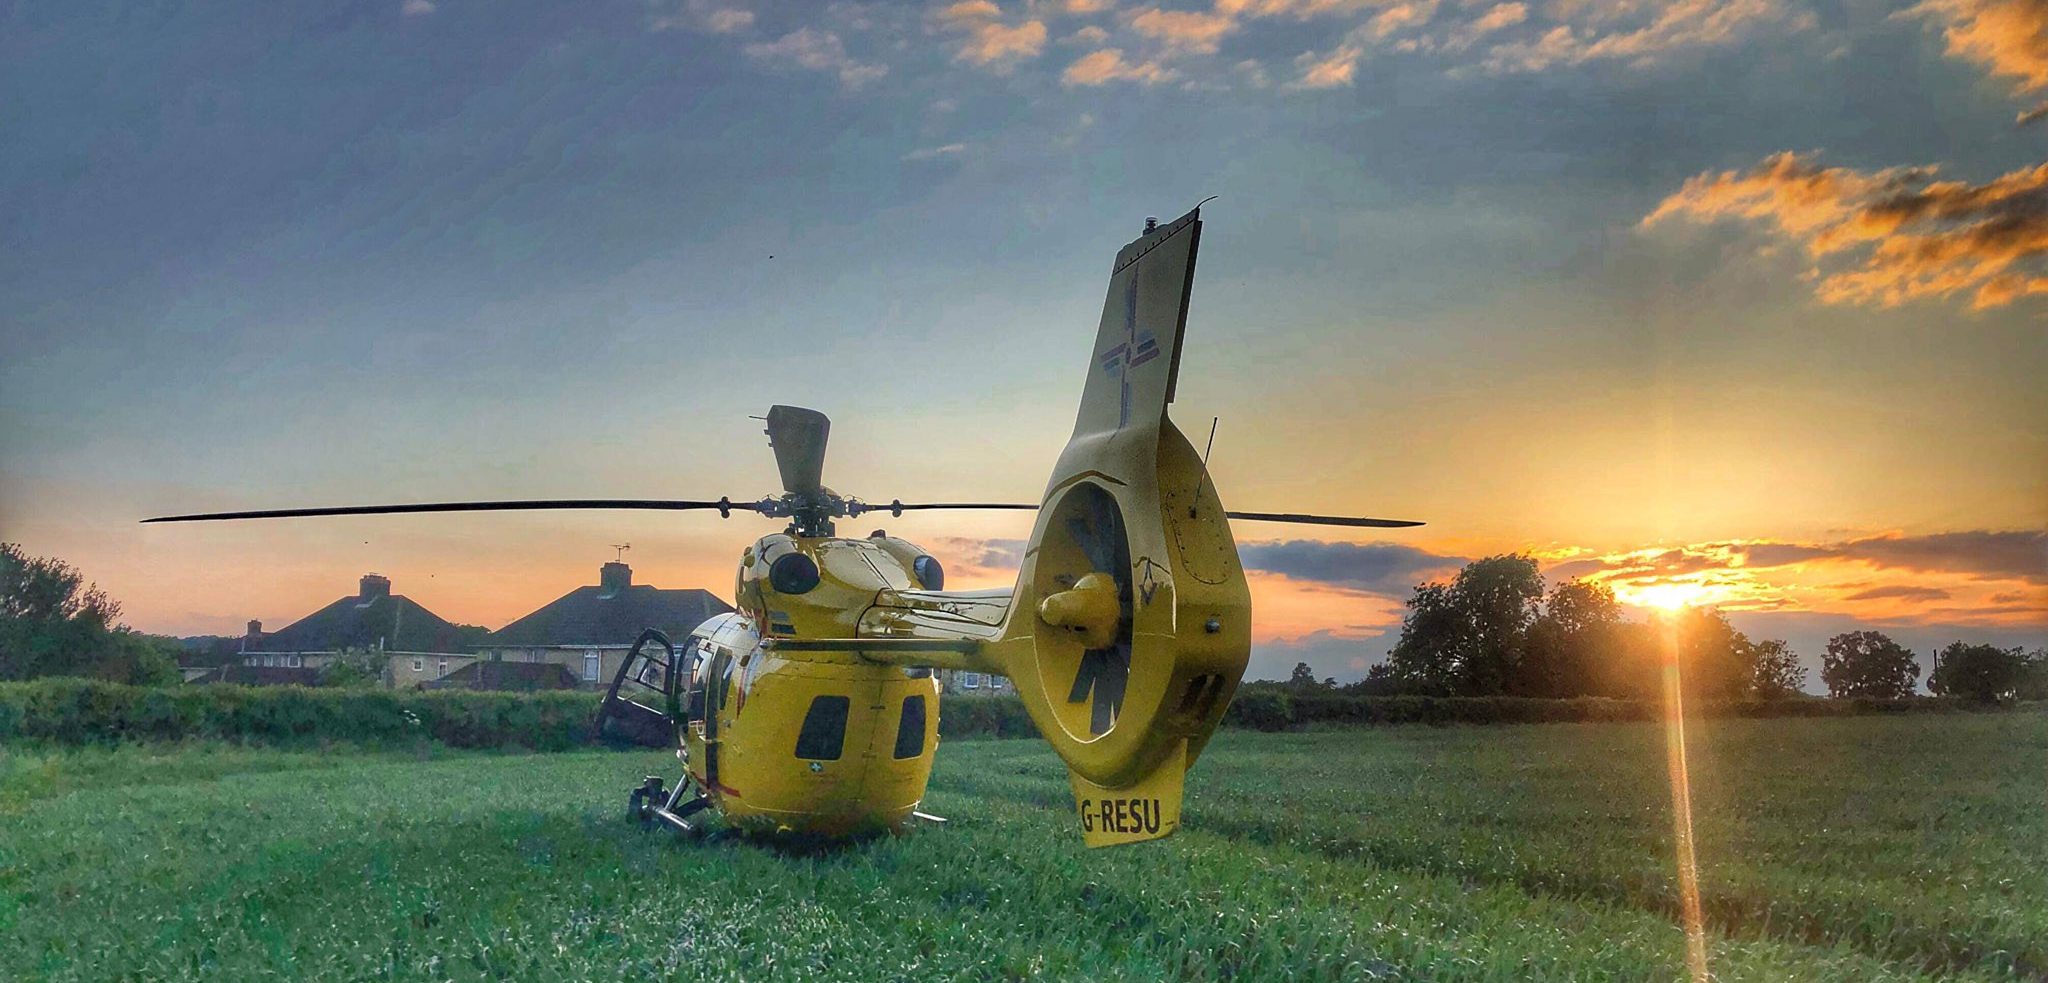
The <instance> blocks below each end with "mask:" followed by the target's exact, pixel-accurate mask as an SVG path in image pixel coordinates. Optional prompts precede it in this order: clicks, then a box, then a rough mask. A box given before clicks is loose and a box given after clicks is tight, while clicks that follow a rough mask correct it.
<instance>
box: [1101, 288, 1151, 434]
mask: <svg viewBox="0 0 2048 983" xmlns="http://www.w3.org/2000/svg"><path fill="white" fill-rule="evenodd" d="M1158 357H1159V339H1158V337H1156V336H1155V335H1153V333H1152V332H1150V331H1140V330H1138V277H1137V274H1136V273H1135V272H1134V273H1133V274H1132V275H1131V279H1130V284H1129V286H1127V287H1126V288H1125V289H1124V340H1123V341H1121V342H1119V343H1117V344H1115V345H1111V346H1110V347H1109V350H1108V351H1105V352H1103V353H1102V357H1101V359H1100V361H1101V363H1102V371H1103V372H1105V373H1107V374H1108V375H1109V377H1110V378H1112V379H1115V380H1117V381H1118V382H1119V383H1121V384H1122V389H1123V393H1122V403H1121V404H1120V406H1119V409H1118V413H1117V420H1116V427H1117V429H1118V430H1122V429H1123V428H1124V427H1125V426H1127V425H1129V424H1130V422H1131V370H1132V369H1134V368H1137V367H1138V366H1140V365H1143V364H1145V363H1146V362H1149V361H1152V360H1153V359H1155V358H1158Z"/></svg>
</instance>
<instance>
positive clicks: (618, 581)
mask: <svg viewBox="0 0 2048 983" xmlns="http://www.w3.org/2000/svg"><path fill="white" fill-rule="evenodd" d="M597 585H598V586H599V587H602V588H604V589H605V592H606V593H613V592H616V591H621V590H624V589H626V588H628V587H631V586H633V568H632V567H629V566H627V565H625V564H623V563H620V562H618V561H616V560H614V561H612V562H610V563H607V564H605V565H604V566H602V567H600V568H598V571H597Z"/></svg>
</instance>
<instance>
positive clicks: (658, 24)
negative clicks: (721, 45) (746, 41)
mask: <svg viewBox="0 0 2048 983" xmlns="http://www.w3.org/2000/svg"><path fill="white" fill-rule="evenodd" d="M752 26H754V12H753V11H751V10H743V9H741V8H738V7H726V6H722V5H720V3H719V2H718V0H683V3H682V5H681V6H680V7H676V8H672V9H671V10H670V11H669V12H668V13H663V14H657V15H656V16H655V17H654V18H653V19H652V20H651V21H649V22H648V27H649V29H651V30H656V31H671V30H695V31H703V32H705V33H708V34H737V33H739V32H740V31H744V30H746V29H747V28H750V27H752Z"/></svg>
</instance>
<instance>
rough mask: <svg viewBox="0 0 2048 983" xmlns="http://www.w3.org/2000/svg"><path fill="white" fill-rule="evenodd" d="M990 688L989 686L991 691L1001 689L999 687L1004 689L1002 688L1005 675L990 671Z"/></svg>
mask: <svg viewBox="0 0 2048 983" xmlns="http://www.w3.org/2000/svg"><path fill="white" fill-rule="evenodd" d="M988 688H989V689H990V690H991V691H994V690H999V689H1002V688H1003V677H1001V676H998V675H996V674H995V673H989V675H988Z"/></svg>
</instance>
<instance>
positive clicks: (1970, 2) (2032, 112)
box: [1899, 0, 2048, 123]
mask: <svg viewBox="0 0 2048 983" xmlns="http://www.w3.org/2000/svg"><path fill="white" fill-rule="evenodd" d="M1899 16H1902V17H1924V18H1927V19H1929V20H1930V21H1942V22H1945V26H1944V27H1943V28H1942V37H1943V38H1945V39H1946V40H1947V41H1948V53H1949V56H1950V57H1952V58H1961V59H1963V60H1965V61H1973V62H1976V63H1977V64H1979V65H1982V66H1984V67H1985V68H1986V69H1987V70H1989V71H1990V73H1991V74H1992V75H1995V76H1998V77H2000V78H2006V79H2010V80H2012V91H2013V94H2014V95H2016V96H2023V95H2028V94H2031V93H2037V92H2041V91H2043V90H2048V0H1926V2H1924V3H1921V4H1920V5H1919V6H1916V7H1913V8H1912V9H1910V10H1906V11H1903V12H1901V14H1900V15H1899ZM2043 116H2048V102H2043V103H2040V104H2039V105H2036V106H2035V107H2033V108H2032V109H2028V110H2025V111H2023V112H2021V113H2020V115H2019V121H2020V122H2021V123H2028V122H2032V121H2033V120H2036V119H2040V118H2042V117H2043Z"/></svg>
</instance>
